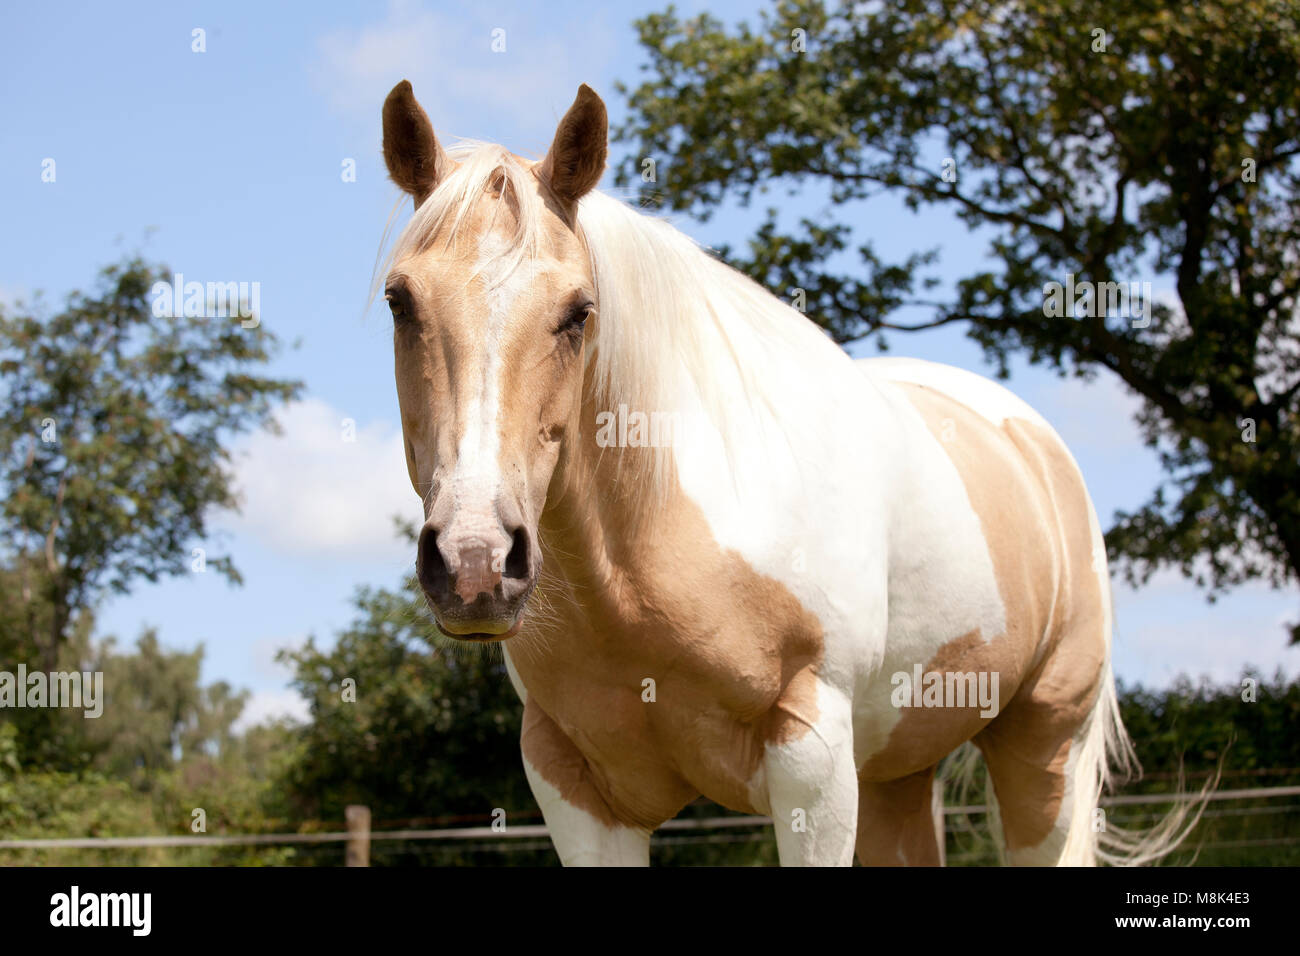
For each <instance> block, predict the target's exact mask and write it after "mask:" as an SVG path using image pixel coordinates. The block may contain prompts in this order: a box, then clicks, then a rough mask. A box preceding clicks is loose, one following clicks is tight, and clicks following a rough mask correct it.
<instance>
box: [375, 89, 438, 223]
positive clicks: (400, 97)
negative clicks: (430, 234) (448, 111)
mask: <svg viewBox="0 0 1300 956" xmlns="http://www.w3.org/2000/svg"><path fill="white" fill-rule="evenodd" d="M384 162H385V163H386V164H387V166H388V175H389V176H391V177H392V178H393V182H395V183H397V185H398V186H400V187H401V188H402V191H403V192H406V193H409V194H410V195H411V196H412V197H414V199H415V206H416V208H417V209H418V208H419V206H420V203H422V202H424V201H425V200H426V199H428V198H429V194H430V193H432V192H433V190H434V188H435V187H436V186H437V185H438V180H440V179H442V178H443V177H444V176H446V175H447V172H448V167H449V166H450V165H451V160H450V159H449V158H448V157H447V154H446V153H444V152H443V150H442V146H440V145H439V144H438V138H437V137H436V136H434V135H433V124H432V123H430V122H429V117H428V114H426V113H425V112H424V110H423V109H421V107H420V104H419V103H417V102H416V100H415V93H414V92H413V91H412V90H411V84H410V82H409V81H408V80H402V82H400V83H398V84H397V85H396V86H394V87H393V91H392V92H391V93H389V94H388V98H387V99H386V100H384Z"/></svg>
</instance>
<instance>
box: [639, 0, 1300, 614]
mask: <svg viewBox="0 0 1300 956" xmlns="http://www.w3.org/2000/svg"><path fill="white" fill-rule="evenodd" d="M637 29H638V31H639V34H640V39H641V42H642V44H643V46H644V47H645V49H646V51H647V53H648V54H649V57H650V62H649V64H648V67H647V70H648V74H649V75H648V77H647V78H645V79H644V81H643V82H642V83H640V84H639V85H637V86H636V87H635V88H634V89H632V90H631V91H630V97H629V104H630V111H629V117H628V120H627V122H626V123H625V124H624V125H623V126H622V127H621V129H620V130H618V131H617V135H618V137H619V138H621V139H622V141H624V142H626V143H628V144H630V145H631V146H632V147H633V150H632V154H631V155H629V156H628V158H627V160H626V161H625V163H624V165H623V167H622V168H621V170H620V174H619V176H620V181H621V182H623V183H630V182H634V181H636V179H637V178H638V173H639V171H640V160H641V158H642V157H653V158H654V159H655V160H656V163H657V169H658V175H657V176H656V178H657V180H658V181H657V182H654V183H649V184H646V185H644V186H643V189H642V191H643V196H644V200H643V201H644V202H645V203H647V204H652V203H653V204H658V203H662V204H664V205H667V206H668V207H670V208H672V209H677V210H686V211H691V212H693V213H695V214H696V215H698V216H700V217H707V216H708V215H709V213H710V212H711V211H713V210H714V209H716V208H717V207H718V206H719V205H720V204H721V203H723V202H724V201H726V200H734V201H737V202H739V203H741V204H742V205H747V204H748V203H750V202H751V201H752V200H753V198H754V197H755V195H756V194H758V193H762V192H764V191H766V190H768V189H769V188H772V187H787V188H789V189H791V190H792V191H795V190H802V191H803V192H802V193H801V195H803V196H807V195H823V194H824V195H827V196H828V197H829V203H828V204H827V206H826V208H825V209H820V210H816V211H812V210H810V211H809V214H808V215H805V216H802V217H801V222H800V223H799V224H798V226H797V227H795V228H791V227H789V226H788V225H786V224H783V222H782V219H781V217H780V216H778V214H777V213H776V212H775V210H773V211H770V212H769V214H768V218H767V221H766V222H765V223H764V224H763V225H762V226H760V228H759V229H758V231H757V232H756V234H755V235H754V236H753V237H752V238H751V239H750V241H749V244H748V250H747V252H746V253H744V254H741V255H733V256H731V258H732V260H733V262H734V264H735V265H737V266H738V267H740V268H741V269H743V270H745V271H747V272H748V273H750V274H751V275H752V276H753V277H754V278H756V279H757V280H758V281H760V282H762V283H764V284H766V285H767V286H768V287H769V288H771V289H772V290H773V291H775V292H777V293H778V294H780V295H789V294H791V291H792V290H793V289H795V288H799V289H803V290H804V291H805V294H806V302H807V311H808V315H809V317H810V318H812V319H813V320H814V321H816V322H818V323H819V324H820V325H822V326H823V327H824V328H826V329H827V330H828V331H829V332H830V333H831V334H832V335H833V336H834V337H835V338H836V339H838V340H840V341H848V340H850V339H854V338H857V337H860V336H862V335H867V334H874V333H879V332H881V331H882V330H907V331H913V330H917V329H926V328H934V327H937V326H941V325H947V324H950V323H962V324H963V325H964V327H965V328H966V330H967V333H968V334H969V336H970V337H971V338H972V339H973V340H974V341H976V342H977V343H978V344H979V345H980V346H981V347H982V348H983V349H984V351H985V352H986V354H987V355H988V357H989V358H990V359H991V360H992V361H994V362H995V363H996V364H997V365H998V366H999V368H1000V369H1001V370H1002V372H1003V373H1004V374H1005V373H1006V370H1007V368H1008V361H1009V358H1010V356H1011V355H1013V354H1020V355H1023V356H1024V357H1026V358H1027V359H1028V360H1029V361H1031V362H1034V363H1042V364H1046V365H1048V366H1049V367H1053V368H1055V369H1057V370H1059V371H1060V372H1061V373H1062V374H1068V373H1074V374H1079V375H1084V376H1090V375H1093V374H1095V373H1097V372H1098V371H1100V370H1106V371H1107V372H1109V373H1111V374H1113V375H1115V376H1117V377H1118V378H1119V379H1120V380H1122V381H1123V382H1124V384H1125V385H1126V386H1127V387H1128V388H1129V389H1131V390H1132V391H1133V392H1134V393H1136V394H1137V395H1139V396H1140V397H1141V398H1142V400H1143V403H1144V404H1143V410H1142V412H1141V415H1140V417H1139V424H1140V425H1141V427H1142V430H1143V434H1144V436H1145V438H1146V440H1147V442H1148V443H1149V444H1150V445H1151V446H1152V447H1153V448H1156V449H1158V451H1159V453H1160V455H1161V458H1162V461H1163V463H1164V466H1165V469H1166V472H1167V476H1168V477H1167V479H1166V480H1165V481H1164V482H1163V483H1162V484H1161V485H1160V486H1159V487H1158V488H1157V489H1156V490H1155V492H1154V493H1153V495H1152V497H1151V499H1150V501H1149V502H1148V503H1147V504H1146V505H1145V506H1144V507H1142V508H1140V509H1139V510H1137V511H1136V512H1134V513H1132V514H1119V515H1117V520H1116V524H1115V526H1114V527H1113V528H1112V529H1111V530H1110V532H1109V533H1108V535H1107V545H1108V549H1109V551H1110V553H1111V557H1112V558H1113V559H1115V560H1116V561H1117V562H1118V563H1119V564H1120V565H1121V566H1122V567H1123V568H1124V571H1125V573H1126V575H1127V576H1128V577H1129V579H1130V580H1132V581H1135V582H1141V581H1145V580H1146V579H1147V578H1148V577H1149V576H1150V574H1151V573H1152V572H1153V571H1154V570H1155V569H1157V568H1159V567H1161V566H1173V567H1177V568H1179V569H1181V570H1182V572H1183V573H1184V574H1186V575H1189V576H1192V577H1194V578H1195V579H1196V580H1197V582H1198V584H1200V585H1201V586H1203V587H1205V588H1207V589H1208V594H1209V596H1210V597H1211V598H1213V597H1214V596H1215V595H1216V594H1218V593H1220V592H1222V591H1223V590H1226V589H1228V588H1230V587H1232V586H1234V585H1236V584H1239V583H1241V582H1242V581H1244V580H1247V579H1250V578H1263V579H1265V580H1268V581H1270V582H1271V583H1273V584H1274V585H1275V586H1282V585H1283V584H1287V583H1290V584H1292V585H1294V584H1295V583H1296V582H1297V581H1300V376H1298V375H1297V369H1296V355H1297V354H1300V327H1298V326H1297V325H1296V323H1295V321H1294V315H1295V310H1296V306H1297V292H1300V257H1297V256H1296V255H1295V250H1296V248H1297V245H1298V244H1300V217H1298V216H1297V210H1298V209H1300V159H1298V157H1300V4H1297V3H1296V2H1295V0H1232V2H1226V0H1185V2H1158V0H1139V2H1133V0H1101V2H1095V0H1089V2H1086V3H1085V2H1083V0H1020V2H1015V3H1004V2H999V0H958V2H949V0H886V2H884V3H879V4H866V5H863V4H844V5H842V6H834V7H832V6H831V5H829V4H827V3H824V2H822V0H780V2H778V3H776V4H775V5H774V7H773V8H772V10H771V12H770V13H769V14H767V15H765V16H764V18H763V21H762V23H761V25H760V26H759V27H758V28H756V29H755V28H751V27H749V26H748V25H745V24H741V25H739V26H737V27H735V28H734V29H730V30H729V29H727V28H726V27H725V26H724V25H723V24H722V23H720V22H719V21H718V20H716V19H715V18H713V17H711V16H709V15H708V14H701V15H699V16H697V17H694V18H691V19H686V20H683V19H680V18H679V17H678V16H677V15H676V13H675V12H674V11H673V10H672V8H669V10H668V11H667V12H665V13H662V14H653V15H650V16H647V17H645V18H644V19H642V20H640V21H638V22H637ZM1099 29H1100V30H1103V31H1104V43H1102V44H1099V42H1098V36H1097V35H1096V33H1095V31H1097V30H1099ZM796 31H803V34H802V35H803V37H804V38H805V47H806V48H805V49H804V50H800V49H798V48H797V47H798V42H799V34H797V33H796ZM945 159H947V160H951V161H952V166H951V167H950V168H951V170H952V171H953V172H954V173H955V176H951V175H950V176H948V177H946V178H945V176H944V175H943V173H944V160H945ZM808 187H815V189H809V188H808ZM882 191H888V192H891V193H893V194H895V195H897V196H899V197H901V198H902V199H903V200H904V201H905V202H906V203H907V204H908V205H909V206H911V207H912V208H919V207H920V206H922V205H929V204H934V205H940V206H943V207H945V208H947V209H950V210H952V211H953V212H954V213H955V215H957V216H958V217H959V218H960V219H961V220H963V221H964V222H965V223H966V224H967V225H968V226H969V227H971V228H980V229H981V230H982V233H981V234H982V235H987V236H989V237H990V239H989V246H988V259H989V261H990V262H991V265H990V266H989V267H987V268H981V269H979V270H978V271H975V272H973V273H971V274H969V275H966V276H963V277H961V278H960V279H959V280H958V281H957V282H956V283H955V291H954V292H953V294H951V295H950V296H947V297H943V296H939V297H935V296H931V295H927V294H926V290H928V289H933V288H935V286H936V283H935V275H934V274H933V273H931V272H927V267H929V266H931V265H932V264H933V263H934V262H936V261H937V260H936V257H935V250H933V249H927V250H919V251H916V252H913V253H911V254H910V255H908V256H907V257H906V258H904V259H903V260H902V261H900V262H895V263H887V262H886V261H885V260H884V259H882V258H881V257H880V255H879V254H878V253H877V252H876V250H875V249H874V247H873V246H872V245H871V244H870V243H869V242H860V243H859V244H858V246H857V248H856V253H857V260H858V261H857V262H856V264H855V263H853V262H852V261H850V256H851V253H852V251H853V249H852V247H851V243H852V241H853V239H854V232H855V230H854V229H853V224H854V222H855V221H857V220H861V221H867V222H870V221H871V220H870V217H868V216H861V217H859V216H855V215H853V214H852V213H851V212H850V210H854V211H856V210H857V209H858V204H859V203H860V201H863V200H867V199H869V198H870V197H871V196H873V195H874V194H876V193H879V192H882ZM1071 273H1072V274H1074V275H1075V276H1076V278H1077V280H1078V281H1084V280H1087V281H1092V282H1098V281H1120V282H1128V281H1137V280H1142V279H1150V278H1153V277H1154V275H1156V274H1165V275H1171V276H1172V277H1173V279H1174V282H1175V285H1176V290H1177V298H1178V308H1177V309H1171V308H1169V307H1167V306H1166V305H1163V304H1157V305H1156V306H1155V307H1154V308H1153V309H1152V315H1151V318H1150V325H1149V327H1145V328H1138V327H1134V326H1133V325H1132V323H1131V322H1130V321H1129V319H1128V317H1122V316H1119V315H1116V314H1114V313H1112V314H1110V315H1099V316H1097V317H1095V318H1093V317H1079V318H1062V317H1053V316H1049V315H1048V314H1046V313H1047V310H1046V309H1045V308H1044V286H1045V284H1047V283H1049V282H1059V283H1062V284H1064V283H1065V282H1066V277H1067V274H1071ZM907 310H911V311H912V312H918V311H919V312H920V313H921V314H922V315H923V316H924V318H923V320H922V321H919V322H902V321H899V319H898V318H897V317H896V316H897V314H898V313H900V312H904V311H907ZM1248 421H1249V422H1250V423H1253V428H1254V430H1255V435H1254V440H1253V441H1246V440H1243V433H1244V431H1245V430H1246V429H1247V428H1248V427H1249V426H1248V425H1247V422H1248ZM1293 637H1294V638H1295V639H1297V640H1300V624H1297V625H1296V628H1295V630H1294V631H1293Z"/></svg>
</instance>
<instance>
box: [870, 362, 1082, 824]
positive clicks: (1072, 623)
mask: <svg viewBox="0 0 1300 956" xmlns="http://www.w3.org/2000/svg"><path fill="white" fill-rule="evenodd" d="M899 387H900V389H901V390H902V391H903V392H904V394H905V395H906V396H907V397H908V399H909V400H910V401H911V402H912V403H913V405H914V406H915V407H916V408H917V410H918V411H919V412H920V413H921V415H922V417H923V418H924V419H925V421H926V424H927V425H928V427H929V428H930V430H931V432H932V433H933V434H934V435H935V438H936V439H938V440H939V441H940V443H941V444H942V446H943V448H944V450H945V452H946V453H947V454H948V455H949V457H950V458H951V460H952V462H953V464H954V465H955V466H956V468H957V472H958V474H959V475H960V476H961V478H962V482H963V484H964V485H965V487H966V493H967V495H968V497H969V499H970V502H971V506H972V507H973V508H974V510H975V513H976V514H977V515H978V516H979V519H980V526H981V528H982V530H983V532H984V537H985V541H986V543H987V545H988V550H989V556H990V559H991V560H992V563H993V569H994V574H995V577H996V580H997V583H998V590H999V593H1000V595H1001V598H1002V603H1003V605H1004V608H1005V611H1006V631H1005V633H1003V634H999V635H992V636H988V635H982V634H980V633H979V632H978V630H974V631H972V632H970V633H968V634H966V635H963V636H962V637H960V638H958V639H956V640H954V641H951V642H949V643H948V644H946V645H944V646H943V647H941V648H939V650H938V651H936V652H935V654H934V655H933V656H932V657H931V659H930V660H929V661H927V662H926V663H925V665H924V667H923V670H924V671H925V672H927V673H928V672H930V671H940V672H948V671H961V672H969V671H974V672H979V671H997V672H998V673H999V698H1000V701H1001V702H1002V706H1001V710H1000V713H999V714H997V715H996V716H995V717H993V718H982V717H980V716H979V708H978V707H975V708H969V707H968V708H965V709H954V708H909V709H907V710H905V711H903V715H902V718H901V719H900V720H899V722H898V724H897V725H895V727H894V729H893V731H892V732H891V734H890V737H889V740H888V742H887V744H886V746H885V748H884V749H883V750H882V751H881V752H880V753H877V754H874V755H873V756H872V758H871V759H870V760H869V761H868V762H867V764H866V765H864V767H863V768H862V769H861V771H860V781H861V782H862V784H867V783H879V782H883V781H889V780H893V779H896V778H898V777H902V776H907V775H911V774H915V773H917V772H919V771H921V770H923V769H924V768H925V767H928V766H930V765H932V764H934V763H937V762H938V760H939V759H941V758H942V757H943V756H944V755H945V754H947V753H950V752H951V751H952V750H954V749H955V748H956V747H957V746H959V745H960V744H961V743H963V742H964V741H966V740H970V739H972V738H973V739H974V740H975V742H976V743H977V744H978V745H979V746H980V748H981V749H982V750H983V752H984V755H985V759H986V761H987V763H988V766H989V772H990V775H991V776H992V778H993V783H994V789H995V791H996V793H997V795H998V800H999V803H1000V804H1001V806H1002V808H1003V817H1004V819H1003V824H1004V831H1005V834H1006V838H1007V844H1008V846H1009V847H1010V848H1011V849H1017V848H1019V847H1024V846H1034V845H1037V844H1038V843H1040V842H1041V841H1042V840H1043V838H1045V837H1046V836H1047V835H1048V834H1049V833H1050V832H1051V830H1052V828H1053V827H1054V826H1055V823H1056V818H1057V815H1058V813H1059V810H1060V804H1061V799H1062V797H1063V795H1064V792H1065V777H1064V766H1065V760H1066V758H1067V756H1068V754H1069V746H1070V740H1071V738H1072V737H1073V736H1074V734H1075V733H1076V732H1077V731H1078V729H1079V727H1080V726H1081V725H1082V723H1083V721H1084V720H1085V719H1086V718H1087V716H1088V713H1089V712H1090V710H1091V708H1092V703H1093V701H1094V700H1095V698H1096V694H1097V690H1098V687H1099V682H1100V678H1101V673H1102V665H1103V662H1104V656H1105V622H1104V620H1103V619H1102V613H1103V608H1104V604H1103V601H1102V595H1101V592H1100V584H1099V582H1098V579H1097V575H1096V573H1094V572H1093V571H1092V533H1091V529H1090V525H1089V520H1088V515H1089V513H1090V511H1089V509H1090V504H1089V500H1088V496H1087V491H1086V489H1085V488H1084V486H1083V481H1082V479H1081V478H1080V476H1079V473H1078V469H1077V468H1076V467H1075V465H1074V463H1073V462H1072V461H1071V460H1070V458H1069V456H1068V454H1067V453H1066V452H1065V450H1064V448H1063V447H1062V445H1061V443H1060V440H1059V439H1058V438H1057V437H1056V436H1055V435H1054V434H1052V432H1051V431H1050V430H1049V429H1046V428H1044V427H1043V426H1042V425H1039V424H1037V423H1034V422H1031V421H1027V420H1024V419H1008V420H1007V421H1005V422H1004V423H1003V424H1002V425H1001V426H1000V427H999V426H996V425H993V424H992V423H991V422H989V421H988V420H987V419H985V418H983V417H982V416H980V415H978V414H977V413H975V412H974V411H972V410H971V409H969V408H967V407H965V406H964V405H962V404H960V403H959V402H957V401H956V400H954V399H952V398H950V397H948V396H946V395H944V394H943V393H941V392H938V391H936V390H934V389H930V388H927V387H925V386H921V385H912V384H906V383H899ZM945 420H948V421H950V422H951V426H950V429H949V430H948V434H949V435H950V440H948V441H944V440H943V435H944V433H945V428H944V423H945ZM925 798H926V801H927V804H926V805H927V806H928V793H927V794H926V795H925ZM867 822H868V821H867V820H865V819H864V820H863V821H862V824H860V826H862V825H864V824H867Z"/></svg>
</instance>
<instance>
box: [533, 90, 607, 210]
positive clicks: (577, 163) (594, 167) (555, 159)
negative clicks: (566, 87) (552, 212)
mask: <svg viewBox="0 0 1300 956" xmlns="http://www.w3.org/2000/svg"><path fill="white" fill-rule="evenodd" d="M608 139H609V117H608V115H607V114H606V113H605V104H604V102H603V101H602V100H601V98H600V97H599V96H597V95H596V91H595V90H593V89H592V88H591V87H590V86H588V85H587V84H586V83H583V84H582V85H581V86H580V87H578V96H577V98H576V99H574V101H573V105H572V106H570V107H569V112H567V113H565V114H564V119H562V120H560V125H559V128H557V129H556V131H555V140H554V141H553V142H552V143H551V148H550V149H549V150H548V151H547V153H546V158H545V159H543V160H542V162H541V165H540V166H538V167H537V175H538V176H539V177H541V180H542V182H544V183H546V184H547V185H548V186H549V187H550V188H551V191H552V192H553V193H555V195H556V197H557V198H558V199H560V200H561V201H562V202H564V203H567V204H570V205H572V204H574V203H576V202H577V201H578V200H579V199H581V198H582V197H583V196H585V195H586V194H587V193H589V192H590V191H591V190H592V189H594V188H595V186H596V183H598V182H600V177H601V176H602V175H604V173H605V153H606V149H607V141H608Z"/></svg>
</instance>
